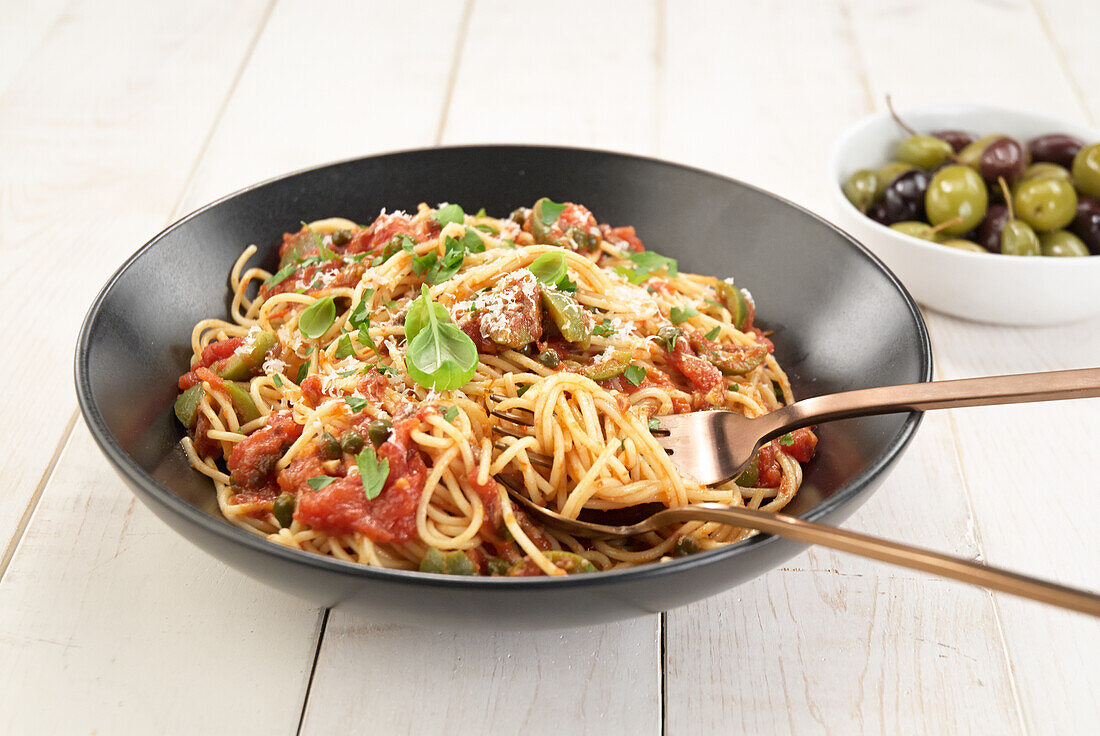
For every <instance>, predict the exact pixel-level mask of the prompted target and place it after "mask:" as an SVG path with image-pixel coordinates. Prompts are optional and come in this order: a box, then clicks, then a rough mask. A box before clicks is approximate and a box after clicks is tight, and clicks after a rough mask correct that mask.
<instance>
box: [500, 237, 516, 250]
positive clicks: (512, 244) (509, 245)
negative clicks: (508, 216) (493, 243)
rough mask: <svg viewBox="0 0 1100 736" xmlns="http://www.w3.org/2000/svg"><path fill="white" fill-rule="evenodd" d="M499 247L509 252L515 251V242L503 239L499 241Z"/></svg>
mask: <svg viewBox="0 0 1100 736" xmlns="http://www.w3.org/2000/svg"><path fill="white" fill-rule="evenodd" d="M500 247H501V248H508V249H509V250H515V248H516V241H514V240H512V239H511V238H505V239H504V240H502V241H500Z"/></svg>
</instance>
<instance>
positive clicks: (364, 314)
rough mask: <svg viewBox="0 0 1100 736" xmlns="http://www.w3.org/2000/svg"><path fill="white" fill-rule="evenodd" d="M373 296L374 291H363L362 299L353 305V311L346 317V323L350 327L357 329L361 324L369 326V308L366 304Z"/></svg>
mask: <svg viewBox="0 0 1100 736" xmlns="http://www.w3.org/2000/svg"><path fill="white" fill-rule="evenodd" d="M372 296H374V289H363V298H362V299H360V300H359V303H358V304H356V305H355V309H353V310H351V315H349V316H348V322H350V323H351V326H352V327H359V326H361V325H363V324H368V325H369V324H370V306H369V305H368V304H367V302H369V301H370V298H371V297H372Z"/></svg>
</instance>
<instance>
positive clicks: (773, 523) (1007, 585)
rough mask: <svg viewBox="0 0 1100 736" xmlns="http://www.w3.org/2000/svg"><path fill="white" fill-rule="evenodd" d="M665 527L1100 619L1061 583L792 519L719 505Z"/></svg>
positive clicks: (1090, 600)
mask: <svg viewBox="0 0 1100 736" xmlns="http://www.w3.org/2000/svg"><path fill="white" fill-rule="evenodd" d="M659 515H660V516H661V517H662V522H663V521H664V520H665V519H667V520H669V521H672V520H674V519H675V520H677V521H716V522H719V523H722V524H731V525H734V526H739V527H743V528H747V529H757V530H759V531H762V532H767V533H768V534H775V535H777V536H781V537H787V538H789V539H796V540H798V541H800V542H806V543H807V544H816V545H820V546H822V547H829V548H830V549H836V550H840V551H842V552H850V553H852V554H855V555H859V556H861V557H869V558H870V559H873V560H879V561H880V562H888V563H890V564H893V565H899V566H901V567H908V568H911V569H913V570H921V571H923V572H929V573H932V574H935V575H942V576H943V577H945V578H951V579H952V580H958V581H961V582H964V583H970V584H971V585H980V586H982V587H985V588H991V589H993V590H999V591H1001V592H1003V593H1011V594H1012V595H1018V596H1022V597H1024V598H1030V599H1031V600H1035V601H1041V602H1043V603H1049V604H1051V605H1054V606H1058V607H1060V608H1068V609H1070V610H1072V611H1080V612H1081V613H1087V614H1089V615H1090V616H1098V617H1100V595H1096V594H1095V593H1090V592H1088V591H1085V590H1078V589H1077V588H1069V587H1066V586H1064V585H1059V584H1057V583H1052V582H1048V581H1046V580H1039V579H1038V578H1032V577H1028V576H1026V575H1020V574H1018V573H1014V572H1010V571H1008V570H1002V569H1000V568H996V567H992V566H990V565H983V564H981V563H979V562H973V561H971V560H965V559H962V558H960V557H953V556H951V555H945V554H940V553H939V552H932V551H930V550H926V549H921V548H920V547H910V546H909V545H907V544H900V543H898V542H891V541H888V540H886V539H879V538H878V537H872V536H868V535H866V534H860V533H858V532H853V531H848V530H847V529H840V528H838V527H834V526H826V525H824V524H816V523H814V522H812V521H803V520H802V519H796V518H795V517H793V516H787V515H785V514H776V513H772V512H770V511H760V510H757V509H748V508H744V507H739V506H726V505H724V504H717V503H702V504H692V505H690V506H681V507H678V508H672V509H668V510H667V511H663V512H660V514H659Z"/></svg>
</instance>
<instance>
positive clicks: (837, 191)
mask: <svg viewBox="0 0 1100 736" xmlns="http://www.w3.org/2000/svg"><path fill="white" fill-rule="evenodd" d="M982 112H995V113H1007V114H1009V115H1018V116H1020V117H1026V118H1031V119H1033V120H1036V121H1040V122H1042V123H1043V124H1050V125H1051V126H1053V127H1055V128H1056V127H1057V126H1062V127H1064V128H1070V129H1075V130H1077V131H1088V135H1090V136H1092V138H1093V139H1095V140H1097V141H1100V130H1097V129H1095V128H1093V127H1091V126H1089V125H1087V124H1084V123H1075V122H1072V121H1068V120H1063V119H1061V118H1056V117H1054V116H1052V115H1046V114H1043V113H1036V112H1031V111H1029V110H1023V109H1021V108H1018V107H1007V106H1005V105H994V104H989V103H981V102H941V103H936V104H932V105H926V106H922V107H909V108H905V109H903V110H899V111H898V117H901V118H903V119H904V117H905V116H906V115H943V116H945V117H948V116H951V115H961V114H975V113H982ZM892 120H893V118H892V116H891V115H890V112H889V111H888V110H880V111H878V112H874V113H871V114H869V115H864V116H863V117H861V118H860V119H859V120H857V121H855V122H854V123H852V124H851V125H849V126H848V127H847V128H845V129H844V130H843V131H842V132H841V133H840V135H838V136H837V137H836V138H835V139H833V144H832V147H831V148H830V149H829V159H828V164H827V166H826V168H827V176H828V186H829V190H830V192H831V193H832V194H831V196H832V199H833V201H834V202H836V203H837V206H838V207H839V208H840V209H841V215H842V216H843V217H848V218H851V217H857V218H859V220H860V221H861V222H863V223H864V224H865V225H866V226H867V227H869V228H870V229H871V230H872V231H873V232H876V233H878V234H880V235H883V236H886V237H890V238H892V239H894V240H896V241H897V242H899V243H904V244H905V245H906V246H907V247H908V246H912V245H916V246H917V247H919V248H920V249H922V250H924V251H926V252H928V253H937V254H940V255H943V256H945V257H948V258H951V257H959V258H964V259H966V258H970V259H977V260H983V259H989V258H996V259H997V262H999V263H1005V264H1009V263H1027V264H1028V267H1029V268H1035V266H1036V265H1037V264H1039V263H1043V264H1056V263H1057V264H1063V265H1057V266H1055V265H1044V266H1040V268H1054V269H1057V268H1068V267H1070V266H1071V265H1072V266H1073V267H1075V268H1080V267H1081V265H1082V263H1096V264H1100V254H1089V255H1087V256H1084V257H1083V260H1082V258H1051V257H1047V258H1042V259H1040V260H1036V258H1035V256H1014V255H1006V254H1004V253H975V252H973V251H968V250H961V249H959V248H945V247H943V246H942V245H940V244H939V243H930V242H928V241H926V240H921V239H920V238H914V237H913V236H912V235H906V234H905V233H899V232H898V231H897V230H893V229H891V228H889V227H887V226H886V225H883V224H882V223H880V222H875V221H874V220H872V219H871V218H870V217H868V216H867V215H865V214H864V213H862V212H860V211H859V210H858V209H856V206H855V205H854V204H852V203H851V202H849V201H848V198H847V197H845V196H844V192H843V191H842V190H841V186H842V183H843V182H842V181H841V173H842V171H843V170H844V162H843V161H841V159H840V157H841V151H842V149H845V148H847V147H849V146H850V145H851V142H852V140H853V139H856V138H858V137H859V134H860V133H863V132H864V131H866V130H867V129H869V128H874V127H876V126H879V125H883V124H885V123H887V122H892ZM1055 132H1058V131H1055ZM1073 135H1079V134H1078V133H1073ZM1087 268H1091V266H1088V267H1087Z"/></svg>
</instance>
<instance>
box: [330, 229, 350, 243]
mask: <svg viewBox="0 0 1100 736" xmlns="http://www.w3.org/2000/svg"><path fill="white" fill-rule="evenodd" d="M350 242H351V231H350V230H337V231H336V232H334V233H333V234H332V244H333V245H347V244H348V243H350Z"/></svg>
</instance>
